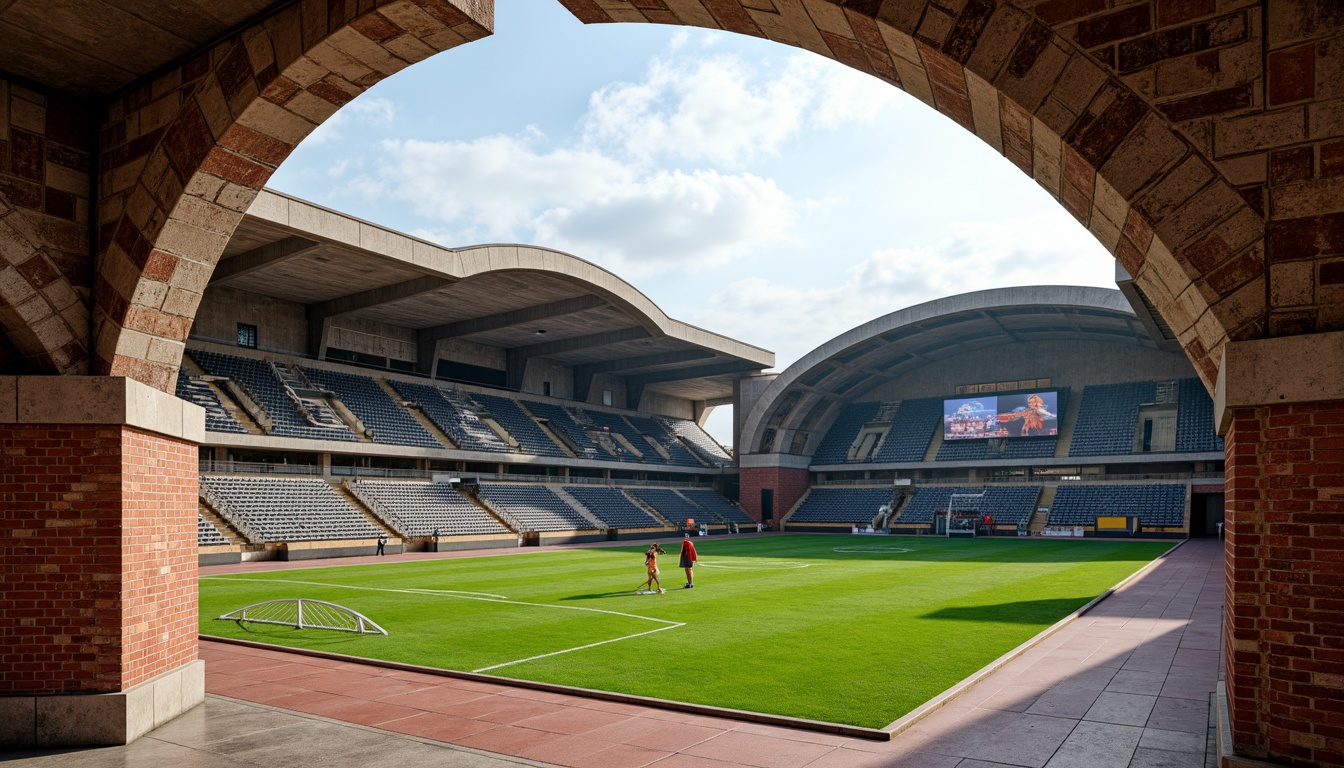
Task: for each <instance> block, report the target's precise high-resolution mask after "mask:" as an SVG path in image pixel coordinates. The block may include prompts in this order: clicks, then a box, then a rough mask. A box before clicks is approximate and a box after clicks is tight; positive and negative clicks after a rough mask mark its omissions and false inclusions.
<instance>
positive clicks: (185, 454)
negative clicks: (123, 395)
mask: <svg viewBox="0 0 1344 768" xmlns="http://www.w3.org/2000/svg"><path fill="white" fill-rule="evenodd" d="M195 459H196V448H195V446H193V445H191V444H189V443H185V442H182V441H177V440H172V439H169V438H165V437H160V436H157V435H151V434H148V433H144V432H140V431H137V430H134V429H124V428H122V427H119V426H88V425H78V426H64V425H14V424H7V425H0V470H3V471H0V477H2V478H3V480H2V481H0V541H4V542H6V543H7V551H6V552H5V555H4V557H3V558H0V694H6V693H42V694H51V693H79V692H106V691H117V690H122V689H124V688H127V687H130V686H132V685H135V684H136V683H139V682H142V681H144V680H146V679H148V678H150V677H153V676H155V675H157V674H159V673H161V672H164V671H167V670H169V669H173V668H175V667H178V666H181V665H182V664H184V663H186V662H188V661H191V660H193V659H195V658H196V551H195V534H194V528H195V525H194V523H195V521H194V520H193V519H192V517H193V514H192V513H193V512H194V510H195V508H196V507H195V494H196V484H197V482H198V480H197V474H196V464H195Z"/></svg>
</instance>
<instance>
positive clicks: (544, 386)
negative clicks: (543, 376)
mask: <svg viewBox="0 0 1344 768" xmlns="http://www.w3.org/2000/svg"><path fill="white" fill-rule="evenodd" d="M541 394H543V395H545V396H546V397H550V396H551V382H549V381H543V382H541Z"/></svg>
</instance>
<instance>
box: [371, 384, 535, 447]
mask: <svg viewBox="0 0 1344 768" xmlns="http://www.w3.org/2000/svg"><path fill="white" fill-rule="evenodd" d="M389 383H391V384H392V388H393V389H395V390H396V391H397V394H399V395H401V396H402V397H403V398H405V399H406V400H407V402H412V403H418V404H419V405H420V409H421V410H422V411H424V414H425V415H426V416H428V417H429V420H430V421H432V422H434V426H436V427H438V428H439V429H440V430H442V431H443V433H444V434H445V435H448V436H449V437H451V438H452V439H453V442H455V443H457V444H458V446H459V447H460V448H462V450H464V451H488V452H491V453H512V452H513V449H512V448H510V447H509V445H508V443H505V442H504V441H503V440H500V439H499V435H496V434H495V433H494V431H493V430H491V429H490V428H489V427H487V426H486V425H485V423H484V422H482V421H481V419H480V417H479V416H477V415H476V412H475V411H472V410H471V409H470V408H463V407H461V406H459V405H457V404H456V403H453V402H451V401H450V400H448V399H447V398H445V397H444V396H443V392H442V390H440V389H439V388H438V387H431V386H428V385H425V384H414V383H411V382H406V381H396V380H392V381H391V382H389Z"/></svg>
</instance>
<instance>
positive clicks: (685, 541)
mask: <svg viewBox="0 0 1344 768" xmlns="http://www.w3.org/2000/svg"><path fill="white" fill-rule="evenodd" d="M696 560H697V557H696V554H695V544H693V543H691V532H690V531H687V532H686V536H685V537H683V538H682V540H681V563H680V567H681V568H685V569H686V586H684V587H682V589H695V574H694V573H693V572H692V569H694V568H695V561H696Z"/></svg>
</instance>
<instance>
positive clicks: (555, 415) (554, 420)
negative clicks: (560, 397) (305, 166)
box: [524, 400, 614, 460]
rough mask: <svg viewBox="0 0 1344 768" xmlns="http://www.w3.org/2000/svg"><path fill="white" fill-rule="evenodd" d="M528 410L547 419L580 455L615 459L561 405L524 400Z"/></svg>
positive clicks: (582, 456) (540, 417) (588, 457)
mask: <svg viewBox="0 0 1344 768" xmlns="http://www.w3.org/2000/svg"><path fill="white" fill-rule="evenodd" d="M524 402H525V403H526V405H527V410H529V411H531V412H532V415H534V416H536V417H537V418H538V419H546V420H547V421H548V422H550V425H551V429H552V430H555V431H557V432H560V433H563V434H564V435H565V436H566V437H568V438H569V440H570V442H572V443H573V444H574V445H575V446H577V447H578V449H579V456H580V457H581V458H585V459H608V460H610V459H613V458H614V457H613V456H612V455H611V454H610V453H607V452H606V451H605V450H603V449H602V447H601V446H599V445H598V444H597V442H596V441H595V440H593V438H591V437H589V436H588V433H587V432H585V431H584V429H583V427H580V426H579V423H578V422H576V421H574V417H573V416H570V415H569V411H566V410H565V409H564V408H562V407H561V406H558V405H555V404H554V403H543V402H540V401H537V400H526V401H524Z"/></svg>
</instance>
